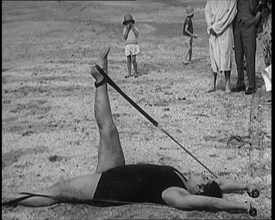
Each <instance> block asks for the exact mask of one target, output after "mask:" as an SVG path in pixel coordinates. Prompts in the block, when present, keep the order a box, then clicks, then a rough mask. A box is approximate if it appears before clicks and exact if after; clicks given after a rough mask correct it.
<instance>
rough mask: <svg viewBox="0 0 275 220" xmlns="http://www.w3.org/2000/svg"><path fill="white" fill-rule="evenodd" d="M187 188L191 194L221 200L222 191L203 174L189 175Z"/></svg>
mask: <svg viewBox="0 0 275 220" xmlns="http://www.w3.org/2000/svg"><path fill="white" fill-rule="evenodd" d="M188 188H189V189H188V190H189V191H190V193H191V194H195V195H203V196H211V197H217V198H222V190H221V188H220V186H219V185H218V184H217V182H215V181H213V180H210V179H209V178H208V177H207V176H205V175H203V174H202V175H196V174H194V173H190V175H189V177H188Z"/></svg>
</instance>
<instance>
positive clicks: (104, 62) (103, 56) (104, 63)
mask: <svg viewBox="0 0 275 220" xmlns="http://www.w3.org/2000/svg"><path fill="white" fill-rule="evenodd" d="M110 49H111V48H110V47H107V48H104V49H103V50H102V51H101V52H100V55H99V58H98V61H97V62H98V63H97V64H98V65H99V66H100V67H101V68H102V69H103V70H104V72H105V73H106V74H108V59H107V56H108V54H109V52H110ZM91 74H92V76H93V77H94V79H95V80H96V82H101V81H102V80H103V79H104V77H103V75H102V74H101V73H99V72H98V70H97V69H96V68H95V66H93V67H92V69H91Z"/></svg>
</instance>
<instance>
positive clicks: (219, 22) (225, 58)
mask: <svg viewBox="0 0 275 220" xmlns="http://www.w3.org/2000/svg"><path fill="white" fill-rule="evenodd" d="M236 14H237V0H208V1H207V3H206V6H205V19H206V23H207V33H208V34H209V53H210V61H211V68H212V70H213V72H216V73H219V72H220V71H227V70H231V68H232V62H233V59H234V56H233V46H234V37H233V25H232V22H233V20H234V18H235V16H236ZM211 28H212V29H213V30H214V31H215V33H216V34H217V36H216V37H215V36H213V35H211V34H210V29H211Z"/></svg>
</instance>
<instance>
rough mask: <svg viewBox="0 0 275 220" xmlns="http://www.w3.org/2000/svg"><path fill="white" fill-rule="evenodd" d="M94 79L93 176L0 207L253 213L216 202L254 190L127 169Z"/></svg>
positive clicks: (10, 198)
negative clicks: (144, 206) (117, 206)
mask: <svg viewBox="0 0 275 220" xmlns="http://www.w3.org/2000/svg"><path fill="white" fill-rule="evenodd" d="M109 51H110V48H106V49H104V50H103V51H102V53H101V54H100V58H99V60H98V64H99V66H101V68H102V69H103V70H104V71H105V72H106V73H107V72H108V69H107V65H108V61H107V56H108V53H109ZM91 74H92V76H93V77H94V79H95V87H96V92H95V103H94V110H95V112H94V113H95V118H96V121H97V124H98V128H99V134H100V140H99V149H98V165H97V168H96V172H95V173H94V174H89V175H85V176H78V177H75V178H72V179H68V180H63V181H61V182H59V183H56V184H54V185H52V186H50V187H47V188H45V189H42V190H37V191H34V193H29V194H28V195H27V196H26V194H20V193H2V206H11V205H12V206H14V205H23V206H30V207H42V206H50V205H53V204H56V203H61V202H72V201H73V202H79V203H87V204H91V205H94V202H97V201H98V202H100V201H102V202H104V201H105V202H106V201H109V202H119V203H123V204H125V202H126V203H131V204H133V203H143V202H145V203H156V204H161V205H169V206H172V207H175V208H178V209H183V210H212V211H213V210H216V211H238V212H244V213H245V212H249V214H250V215H252V216H255V215H256V214H257V210H256V209H255V208H254V207H253V206H252V205H251V204H249V203H245V202H237V201H231V200H227V199H223V198H222V193H228V192H234V191H236V190H237V191H239V190H244V191H246V192H247V193H248V194H249V195H250V196H251V197H253V198H256V197H258V196H259V191H258V190H257V189H256V187H255V186H253V185H251V184H248V183H243V182H238V181H236V180H231V179H222V178H217V179H215V180H211V179H208V178H207V177H206V176H204V175H195V174H193V173H190V174H189V176H188V178H186V177H185V176H184V175H183V174H182V173H181V172H179V171H178V170H177V169H176V168H174V167H171V166H167V165H155V164H128V165H125V159H124V155H123V152H122V148H121V144H120V140H119V134H118V131H117V128H116V126H115V124H114V121H113V118H112V113H111V106H110V101H109V96H108V91H107V83H106V81H105V78H104V77H103V76H102V75H101V74H100V73H99V72H98V71H97V69H96V68H95V67H92V70H91Z"/></svg>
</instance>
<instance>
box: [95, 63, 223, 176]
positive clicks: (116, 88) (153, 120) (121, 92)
mask: <svg viewBox="0 0 275 220" xmlns="http://www.w3.org/2000/svg"><path fill="white" fill-rule="evenodd" d="M95 67H96V68H97V70H98V71H99V72H100V73H101V74H102V75H103V76H104V78H105V80H106V81H107V83H109V85H110V86H112V87H113V88H114V89H115V90H116V91H117V92H118V93H119V94H120V95H122V96H123V97H124V98H125V99H126V100H127V101H128V102H129V103H130V104H131V105H132V106H134V107H135V108H136V109H137V110H138V111H139V112H140V113H141V114H142V115H143V116H145V118H147V119H148V120H149V121H150V122H151V123H152V124H153V125H154V126H156V127H157V128H159V129H160V130H161V131H162V132H163V133H165V134H166V135H167V136H168V137H170V138H171V139H172V140H173V141H174V142H175V143H176V144H178V145H179V146H180V147H181V148H182V149H183V150H185V152H186V153H188V154H189V155H190V156H191V157H193V158H194V159H195V160H196V161H197V162H198V163H199V164H201V165H202V166H203V167H204V168H205V169H206V170H207V171H209V172H210V173H211V174H212V175H213V176H214V177H216V178H218V176H217V175H216V174H215V173H213V172H212V171H211V170H210V169H208V168H207V167H206V166H205V165H204V164H203V163H202V162H201V161H199V160H198V159H197V158H196V157H195V156H194V155H193V154H192V153H191V152H190V151H188V150H187V149H186V148H185V147H183V146H182V145H181V144H180V143H179V142H178V141H177V140H176V139H175V138H173V137H172V136H171V135H170V134H169V133H168V132H167V131H165V130H164V129H163V128H162V127H160V126H159V123H158V122H157V121H156V120H155V119H153V118H152V117H151V116H150V115H148V114H147V113H146V112H145V111H144V110H143V109H142V108H141V107H139V106H138V105H137V104H136V103H135V102H134V101H133V100H132V99H131V98H130V97H129V96H128V95H126V94H125V93H124V92H123V91H122V90H121V89H120V88H119V87H118V85H117V84H116V83H115V82H114V81H113V80H112V79H111V78H110V77H109V76H108V75H107V74H106V73H105V72H104V70H103V69H102V68H101V67H100V66H99V65H95Z"/></svg>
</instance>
